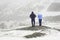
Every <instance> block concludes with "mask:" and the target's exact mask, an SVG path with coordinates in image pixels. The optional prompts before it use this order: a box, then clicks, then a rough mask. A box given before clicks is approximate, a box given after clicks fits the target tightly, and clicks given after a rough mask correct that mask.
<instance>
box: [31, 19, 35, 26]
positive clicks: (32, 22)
mask: <svg viewBox="0 0 60 40" xmlns="http://www.w3.org/2000/svg"><path fill="white" fill-rule="evenodd" d="M31 24H32V27H34V26H35V19H31Z"/></svg>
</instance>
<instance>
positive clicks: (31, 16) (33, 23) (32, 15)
mask: <svg viewBox="0 0 60 40" xmlns="http://www.w3.org/2000/svg"><path fill="white" fill-rule="evenodd" d="M35 17H36V15H35V14H34V12H32V13H31V14H30V18H31V24H32V27H34V26H35Z"/></svg>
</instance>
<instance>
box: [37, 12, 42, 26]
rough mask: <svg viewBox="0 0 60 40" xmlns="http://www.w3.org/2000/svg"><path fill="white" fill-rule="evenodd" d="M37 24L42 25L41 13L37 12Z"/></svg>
mask: <svg viewBox="0 0 60 40" xmlns="http://www.w3.org/2000/svg"><path fill="white" fill-rule="evenodd" d="M38 20H39V26H42V14H41V13H39V14H38Z"/></svg>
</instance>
